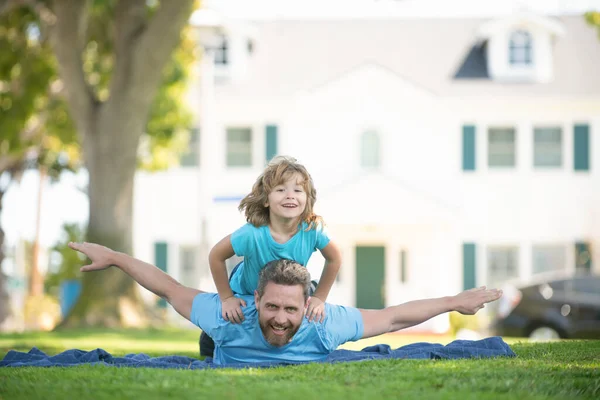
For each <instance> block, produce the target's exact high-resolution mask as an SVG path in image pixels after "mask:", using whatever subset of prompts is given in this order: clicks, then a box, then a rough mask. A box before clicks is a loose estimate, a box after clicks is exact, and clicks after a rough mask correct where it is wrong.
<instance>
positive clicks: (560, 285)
mask: <svg viewBox="0 0 600 400" xmlns="http://www.w3.org/2000/svg"><path fill="white" fill-rule="evenodd" d="M549 285H550V287H551V288H552V289H553V290H557V291H564V290H565V281H564V280H561V281H554V282H550V283H549Z"/></svg>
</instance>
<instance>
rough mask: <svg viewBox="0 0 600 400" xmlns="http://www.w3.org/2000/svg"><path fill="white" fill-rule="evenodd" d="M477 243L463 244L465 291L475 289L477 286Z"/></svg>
mask: <svg viewBox="0 0 600 400" xmlns="http://www.w3.org/2000/svg"><path fill="white" fill-rule="evenodd" d="M475 255H476V247H475V243H463V289H464V290H468V289H473V288H474V287H475V285H476V284H477V280H476V276H475V269H476V268H475V267H476V260H475Z"/></svg>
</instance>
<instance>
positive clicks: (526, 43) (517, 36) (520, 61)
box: [508, 30, 533, 66]
mask: <svg viewBox="0 0 600 400" xmlns="http://www.w3.org/2000/svg"><path fill="white" fill-rule="evenodd" d="M532 45H533V39H532V37H531V34H530V33H529V32H527V31H525V30H517V31H514V32H512V33H511V35H510V43H509V49H508V50H509V61H510V64H511V65H515V66H516V65H525V66H526V65H531V64H532V57H531V55H532V52H533V48H532V47H533V46H532Z"/></svg>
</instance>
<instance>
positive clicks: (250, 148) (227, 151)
mask: <svg viewBox="0 0 600 400" xmlns="http://www.w3.org/2000/svg"><path fill="white" fill-rule="evenodd" d="M234 130H238V131H241V130H244V131H248V132H250V141H249V143H248V148H247V151H248V152H249V154H247V155H248V156H249V160H248V162H247V163H243V164H232V163H231V159H230V155H231V154H232V152H233V153H235V154H236V155H242V154H244V155H246V154H245V153H243V152H242V151H241V150H240V149H235V148H233V149H232V148H231V146H232V145H234V147H235V145H236V144H237V145H240V144H241V143H242V142H241V141H240V142H239V143H232V142H231V141H230V139H229V134H230V132H232V131H234ZM240 148H241V146H240ZM253 161H254V129H253V127H252V126H251V125H247V126H227V127H226V128H225V165H226V167H227V168H252V165H253Z"/></svg>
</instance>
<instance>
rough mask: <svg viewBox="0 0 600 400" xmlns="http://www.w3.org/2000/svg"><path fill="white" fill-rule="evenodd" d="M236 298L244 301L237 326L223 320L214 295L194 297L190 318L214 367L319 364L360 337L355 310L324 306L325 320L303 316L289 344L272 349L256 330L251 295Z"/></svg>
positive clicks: (359, 320) (255, 314) (362, 327)
mask: <svg viewBox="0 0 600 400" xmlns="http://www.w3.org/2000/svg"><path fill="white" fill-rule="evenodd" d="M237 297H239V298H242V299H244V301H246V307H244V308H243V309H242V310H243V311H244V317H245V319H244V321H243V322H242V323H241V324H232V323H231V322H227V321H225V320H224V319H223V317H222V316H221V301H220V299H219V296H218V294H216V293H201V294H198V295H197V296H196V297H195V298H194V302H193V306H192V312H191V315H190V319H191V321H192V323H194V324H195V325H197V326H199V327H200V328H201V329H202V330H204V332H206V333H207V334H208V335H209V336H210V337H211V338H212V339H213V340H214V342H215V352H214V363H215V364H219V365H224V364H228V363H256V362H264V361H288V362H306V361H320V360H324V359H325V358H326V357H327V355H328V354H329V353H331V352H332V351H334V350H335V349H336V348H337V347H338V346H339V345H341V344H343V343H346V342H350V341H355V340H359V339H360V338H362V336H363V332H364V325H363V319H362V315H361V313H360V311H359V310H358V309H357V308H354V307H344V306H336V305H332V304H328V303H325V315H326V317H325V321H323V322H322V323H321V322H308V319H306V317H304V318H302V324H301V325H300V328H299V329H298V332H296V334H295V335H294V337H293V338H292V340H291V341H290V343H288V344H286V345H285V346H282V347H275V346H272V345H270V344H269V343H268V342H267V341H266V339H265V337H264V335H263V333H262V330H261V329H260V325H259V322H258V312H257V310H256V304H255V303H254V296H240V295H237Z"/></svg>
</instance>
